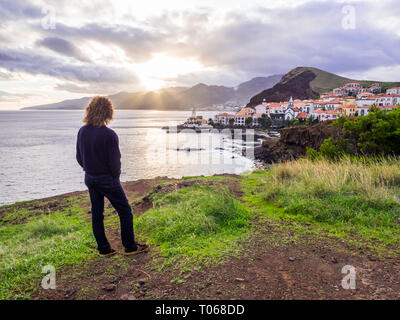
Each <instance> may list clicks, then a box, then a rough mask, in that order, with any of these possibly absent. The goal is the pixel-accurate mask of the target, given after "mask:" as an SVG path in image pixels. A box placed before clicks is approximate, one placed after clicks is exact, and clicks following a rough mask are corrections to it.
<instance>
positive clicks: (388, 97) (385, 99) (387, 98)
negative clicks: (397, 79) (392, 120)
mask: <svg viewBox="0 0 400 320" xmlns="http://www.w3.org/2000/svg"><path fill="white" fill-rule="evenodd" d="M399 103H400V95H394V94H379V95H377V96H375V104H376V105H377V106H394V105H396V104H399Z"/></svg>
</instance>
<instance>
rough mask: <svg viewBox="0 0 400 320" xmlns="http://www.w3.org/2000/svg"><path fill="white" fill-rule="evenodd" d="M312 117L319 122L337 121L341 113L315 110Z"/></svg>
mask: <svg viewBox="0 0 400 320" xmlns="http://www.w3.org/2000/svg"><path fill="white" fill-rule="evenodd" d="M312 116H313V117H314V118H315V119H318V120H319V121H326V120H335V119H337V118H338V117H339V113H338V112H336V111H333V110H326V111H325V110H314V111H313V112H312Z"/></svg>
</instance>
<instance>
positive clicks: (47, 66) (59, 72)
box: [0, 49, 138, 84]
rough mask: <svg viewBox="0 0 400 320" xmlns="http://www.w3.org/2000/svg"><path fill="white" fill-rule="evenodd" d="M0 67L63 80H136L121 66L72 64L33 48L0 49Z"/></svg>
mask: <svg viewBox="0 0 400 320" xmlns="http://www.w3.org/2000/svg"><path fill="white" fill-rule="evenodd" d="M0 67H2V68H4V69H7V70H9V71H19V72H26V73H29V74H33V75H36V74H42V75H47V76H52V77H55V78H59V79H65V80H76V81H80V82H93V83H132V84H134V83H135V82H137V81H138V78H137V76H136V75H135V74H134V73H133V72H129V71H127V70H124V69H123V68H117V67H109V66H102V65H93V64H88V63H86V64H72V63H66V62H64V61H63V60H60V59H57V58H55V57H52V56H47V55H42V54H40V53H36V52H34V51H33V50H24V51H18V50H10V49H0Z"/></svg>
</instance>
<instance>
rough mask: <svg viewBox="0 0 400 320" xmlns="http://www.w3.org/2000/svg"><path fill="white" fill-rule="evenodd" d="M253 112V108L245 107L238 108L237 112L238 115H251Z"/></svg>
mask: <svg viewBox="0 0 400 320" xmlns="http://www.w3.org/2000/svg"><path fill="white" fill-rule="evenodd" d="M255 112H256V111H255V110H254V109H253V108H250V107H245V108H243V109H242V110H240V111H239V112H238V113H237V114H240V115H252V114H253V113H255Z"/></svg>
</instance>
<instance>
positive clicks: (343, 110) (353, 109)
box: [336, 104, 358, 117]
mask: <svg viewBox="0 0 400 320" xmlns="http://www.w3.org/2000/svg"><path fill="white" fill-rule="evenodd" d="M357 111H358V107H357V106H356V105H353V104H344V105H341V106H340V107H338V108H336V112H338V113H340V114H342V115H344V116H346V117H354V116H355V115H356V113H357Z"/></svg>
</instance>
